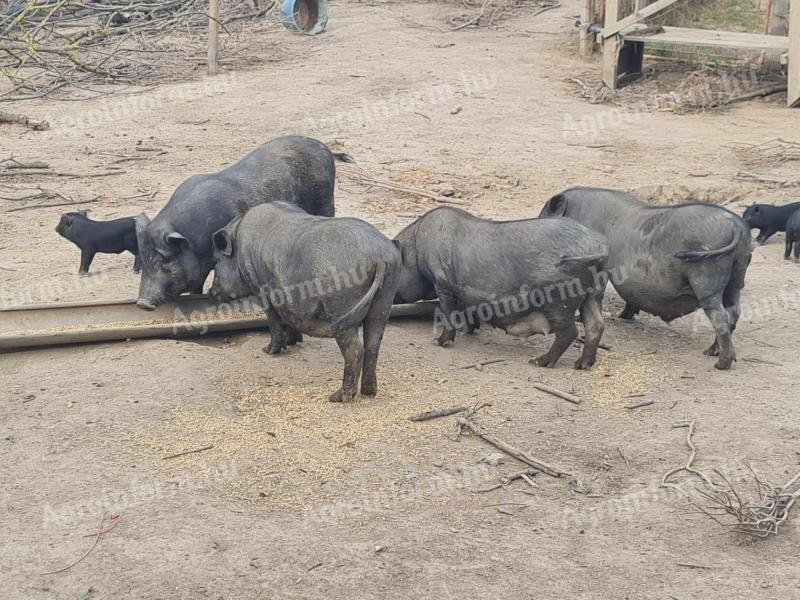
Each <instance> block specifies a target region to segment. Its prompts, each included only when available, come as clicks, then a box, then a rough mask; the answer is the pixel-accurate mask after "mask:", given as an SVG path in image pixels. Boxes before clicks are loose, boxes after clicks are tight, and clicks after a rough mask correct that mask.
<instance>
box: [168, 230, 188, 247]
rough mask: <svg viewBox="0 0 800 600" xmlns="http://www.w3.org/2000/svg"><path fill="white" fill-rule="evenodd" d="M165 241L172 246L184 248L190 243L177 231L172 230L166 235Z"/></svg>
mask: <svg viewBox="0 0 800 600" xmlns="http://www.w3.org/2000/svg"><path fill="white" fill-rule="evenodd" d="M164 241H165V242H167V245H169V246H170V247H171V248H178V249H179V248H183V247H184V246H188V245H189V241H188V240H187V239H186V238H185V237H183V236H182V235H181V234H180V233H178V232H177V231H171V232H169V233H168V234H167V235H165V236H164Z"/></svg>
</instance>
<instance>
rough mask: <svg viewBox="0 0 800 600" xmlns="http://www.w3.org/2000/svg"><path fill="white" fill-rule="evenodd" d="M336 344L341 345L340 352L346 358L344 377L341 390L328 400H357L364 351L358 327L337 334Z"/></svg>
mask: <svg viewBox="0 0 800 600" xmlns="http://www.w3.org/2000/svg"><path fill="white" fill-rule="evenodd" d="M336 343H337V344H339V350H341V351H342V356H343V357H344V375H343V376H342V387H341V389H339V390H337V391H335V392H334V393H332V394H331V395H330V396H329V397H328V400H330V401H331V402H343V401H345V400H351V399H353V398H355V396H356V390H357V385H358V378H359V376H360V375H361V365H362V360H363V358H364V351H363V349H362V348H361V340H359V339H358V327H352V328H350V329H347V330H345V331H341V332H339V333H338V334H336Z"/></svg>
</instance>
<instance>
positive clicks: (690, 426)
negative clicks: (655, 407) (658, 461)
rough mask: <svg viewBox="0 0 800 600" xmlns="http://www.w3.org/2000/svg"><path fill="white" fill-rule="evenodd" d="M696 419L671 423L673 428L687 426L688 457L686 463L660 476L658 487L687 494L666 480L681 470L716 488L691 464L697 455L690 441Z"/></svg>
mask: <svg viewBox="0 0 800 600" xmlns="http://www.w3.org/2000/svg"><path fill="white" fill-rule="evenodd" d="M696 423H697V421H691V422H689V421H687V422H683V423H676V424H675V425H673V426H672V427H673V428H680V427H688V431H687V432H686V445H687V446H689V451H690V452H689V459H688V460H687V461H686V464H684V465H681V466H680V467H675V468H674V469H670V470H669V471H667V472H666V473H664V476H663V477H662V478H661V485H660V486H659V487H662V488H672V489H675V490H678V491H679V492H680V493H681V494H683V495H685V496H688V495H689V494H688V493H687V492H686V491H684V490H683V488H681V487H680V486H678V485H677V484H675V483H672V482H670V481H667V480H668V479H669V478H670V477H672V476H673V475H675V474H676V473H680V472H681V471H686V472H687V473H691V474H693V475H697V476H698V477H699V478H700V479H702V480H703V481H704V482H705V483H706V485H708V486H709V487H711V488H716V485H715V484H714V483H713V482H712V481H711V480H710V479H709V478H708V477H707V476H706V475H705V474H704V473H702V472H700V471H698V470H697V469H695V468H694V467H693V466H692V465H693V464H694V459H695V457H696V456H697V448H696V447H695V445H694V442H692V436H693V435H694V427H695V424H696Z"/></svg>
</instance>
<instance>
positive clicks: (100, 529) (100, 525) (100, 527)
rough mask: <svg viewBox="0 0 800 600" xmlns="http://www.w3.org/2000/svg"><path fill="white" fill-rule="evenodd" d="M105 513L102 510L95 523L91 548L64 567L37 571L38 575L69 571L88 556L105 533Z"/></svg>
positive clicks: (115, 519) (106, 513) (112, 518)
mask: <svg viewBox="0 0 800 600" xmlns="http://www.w3.org/2000/svg"><path fill="white" fill-rule="evenodd" d="M106 515H108V512H104V513H103V516H102V517H101V518H100V523H98V524H97V534H96V535H95V538H94V542H93V543H92V546H91V548H89V549H88V550H87V551H86V554H84V555H83V556H81V557H80V558H79V559H78V560H76V561H75V562H73V563H71V564H69V565H67V566H66V567H63V568H61V569H56V570H55V571H45V572H44V573H39V575H56V574H57V573H63V572H64V571H69V570H70V569H71V568H72V567H74V566H75V565H77V564H78V563H80V562H81V561H82V560H83V559H85V558H86V557H87V556H89V555H90V554H91V553H92V550H94V549H95V547H96V546H97V542H99V541H100V536H101V535H103V533H105V532H104V531H103V522H104V521H105V520H106ZM111 520H112V521H118V520H119V516H116V517H111ZM114 525H116V523H114ZM113 528H114V527H113V526H112V527H110V528H109V529H108V531H111V529H113Z"/></svg>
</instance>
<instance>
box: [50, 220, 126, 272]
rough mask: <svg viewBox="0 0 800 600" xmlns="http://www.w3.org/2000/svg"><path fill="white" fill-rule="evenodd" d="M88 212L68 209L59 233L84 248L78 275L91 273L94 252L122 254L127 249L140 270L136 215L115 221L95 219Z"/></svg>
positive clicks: (59, 226) (58, 227)
mask: <svg viewBox="0 0 800 600" xmlns="http://www.w3.org/2000/svg"><path fill="white" fill-rule="evenodd" d="M87 212H88V211H85V210H81V211H78V212H68V213H64V214H63V215H61V220H60V221H59V222H58V225H57V226H56V232H58V234H59V235H60V236H62V237H65V238H67V239H68V240H69V241H70V242H72V243H73V244H75V245H76V246H77V247H78V248H80V249H81V266H80V269H79V270H78V274H79V275H86V274H87V273H88V272H89V265H91V264H92V260H93V259H94V255H95V254H97V253H98V252H104V253H107V254H120V253H121V252H125V251H126V250H127V251H128V252H130V253H131V254H133V256H134V261H133V272H134V273H138V272H139V271H140V269H141V260H140V258H139V247H138V245H137V243H136V221H135V220H134V219H133V218H129V217H126V218H122V219H114V220H112V221H93V220H92V219H90V218H89V217H87V216H86V213H87Z"/></svg>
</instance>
